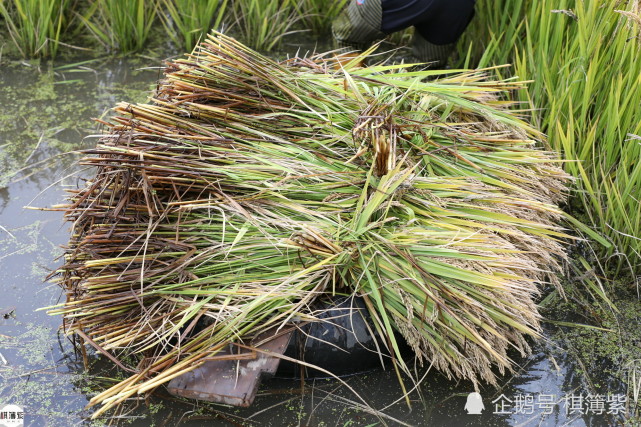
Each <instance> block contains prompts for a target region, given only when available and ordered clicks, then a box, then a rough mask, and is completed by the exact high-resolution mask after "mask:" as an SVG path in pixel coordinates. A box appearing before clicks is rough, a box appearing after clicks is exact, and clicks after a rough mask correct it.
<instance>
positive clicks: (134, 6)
mask: <svg viewBox="0 0 641 427" xmlns="http://www.w3.org/2000/svg"><path fill="white" fill-rule="evenodd" d="M156 11H157V7H156V0H152V1H145V0H97V1H95V2H93V3H92V4H91V6H90V8H89V9H88V11H87V12H86V13H85V14H84V15H80V19H81V21H82V22H83V24H84V25H85V26H86V27H87V29H88V30H89V31H90V32H91V34H92V35H93V36H94V37H95V38H96V40H97V41H98V42H99V43H100V44H102V45H103V46H104V47H105V49H106V50H107V51H119V52H133V51H139V50H141V49H142V48H143V47H144V45H145V43H146V41H147V38H148V37H149V32H150V30H151V27H152V25H153V23H154V20H155V18H156Z"/></svg>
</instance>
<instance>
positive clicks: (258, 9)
mask: <svg viewBox="0 0 641 427" xmlns="http://www.w3.org/2000/svg"><path fill="white" fill-rule="evenodd" d="M233 6H234V7H233V11H234V17H235V24H234V29H235V30H236V31H237V33H238V34H239V36H240V39H241V40H242V41H243V42H244V43H245V44H246V45H247V46H249V47H251V48H253V49H256V50H259V51H263V52H269V51H271V50H273V49H274V48H276V47H278V46H279V45H280V44H281V42H282V41H283V37H284V36H286V35H288V34H291V33H292V28H293V27H294V25H295V24H296V23H297V22H298V21H299V20H300V19H301V16H300V15H298V13H297V12H296V8H295V7H294V6H293V1H292V0H235V1H234V2H233Z"/></svg>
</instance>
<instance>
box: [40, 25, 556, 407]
mask: <svg viewBox="0 0 641 427" xmlns="http://www.w3.org/2000/svg"><path fill="white" fill-rule="evenodd" d="M335 61H337V60H336V59H332V58H331V55H318V56H315V57H311V58H293V59H290V60H287V61H284V62H280V63H279V62H275V61H273V60H271V59H269V58H266V57H264V56H263V55H261V54H259V53H257V52H255V51H253V50H251V49H249V48H247V47H245V46H244V45H242V44H240V43H238V42H236V41H235V40H233V39H231V38H229V37H226V36H224V35H222V34H219V33H214V34H212V35H210V36H209V37H208V39H207V40H205V41H204V42H203V43H201V44H200V45H199V46H198V47H197V48H196V49H195V50H194V52H193V53H192V54H191V55H187V56H186V57H184V58H182V59H177V60H175V61H172V62H170V63H168V65H167V68H166V70H165V76H164V78H163V80H161V81H160V82H159V85H158V89H157V91H156V93H155V95H154V97H153V99H152V101H151V102H150V103H148V104H124V103H121V104H119V105H118V106H117V107H116V108H115V113H116V115H115V117H114V118H113V119H112V121H111V122H110V123H109V124H108V126H109V132H108V133H106V134H105V135H104V136H103V137H102V138H101V139H100V141H99V142H98V144H97V146H96V148H94V149H91V150H87V151H86V152H85V156H84V158H83V160H82V162H81V163H82V164H83V165H88V166H94V167H96V175H95V176H94V177H93V178H91V179H90V180H89V181H87V183H86V185H85V187H83V188H80V189H78V190H75V191H73V192H72V193H71V194H70V196H69V201H68V203H67V204H65V205H62V206H60V207H59V209H61V210H64V211H65V212H66V213H65V215H66V218H67V220H68V221H70V222H71V223H72V225H73V228H72V237H71V239H70V242H69V245H68V247H67V249H66V255H65V263H64V265H63V266H61V267H60V269H59V270H58V271H57V280H58V281H59V283H60V285H61V286H62V287H63V288H64V289H65V293H66V297H67V300H66V301H65V302H64V303H62V304H60V305H57V306H54V307H50V312H51V313H52V314H59V315H63V316H64V317H65V325H66V326H67V332H68V333H70V334H73V333H80V332H82V333H83V334H85V335H86V336H87V337H89V338H90V339H91V340H92V342H93V343H95V344H96V346H97V347H98V348H100V351H101V352H103V353H109V354H110V356H111V357H115V358H118V359H120V360H121V361H122V360H124V358H125V356H127V358H128V359H129V357H131V356H135V357H136V359H137V360H138V361H139V363H138V364H137V365H132V366H128V368H130V369H132V370H134V371H135V373H134V374H133V375H132V376H131V377H130V378H128V379H127V380H124V381H122V382H121V383H119V384H117V385H115V386H113V387H112V388H110V389H109V390H106V391H105V392H103V393H101V394H100V395H98V396H95V397H94V398H93V399H92V400H91V402H90V405H95V404H102V405H103V406H102V408H100V409H99V410H98V411H97V412H96V413H95V414H94V416H98V415H100V414H102V413H104V411H106V410H108V409H109V408H112V407H113V406H114V405H117V404H119V403H121V402H124V401H125V400H126V399H128V398H130V397H132V396H135V395H137V394H144V393H147V392H149V391H151V390H153V389H154V388H155V387H157V386H159V385H161V384H163V383H166V382H167V381H169V380H170V379H172V378H174V377H176V376H178V375H181V374H183V373H185V372H188V371H190V370H192V369H194V368H196V367H197V366H199V365H200V364H202V363H204V361H205V360H206V358H208V357H211V356H213V355H215V354H216V353H217V352H219V351H220V350H221V349H223V348H229V346H235V347H237V349H238V350H240V349H245V348H247V343H248V342H249V341H250V340H251V338H252V337H254V336H256V335H257V334H259V333H261V332H263V331H265V330H266V329H268V328H271V327H274V326H276V327H284V326H285V325H287V324H290V323H297V322H301V321H313V320H314V318H315V317H314V311H313V309H312V308H311V305H312V303H313V302H314V301H316V300H317V299H318V298H320V297H322V296H323V295H352V294H356V295H360V296H362V297H363V298H364V299H365V301H366V304H367V305H368V308H369V310H370V313H371V316H372V319H373V323H374V325H373V327H374V328H375V329H376V330H377V331H378V332H379V335H380V336H381V337H382V339H381V342H380V343H379V345H380V347H381V348H383V349H386V350H387V351H388V353H390V354H392V355H393V356H394V361H395V362H394V363H395V366H396V368H397V369H399V370H402V371H404V372H405V373H406V374H411V372H410V371H409V368H408V366H409V363H408V362H407V361H405V360H404V358H403V355H402V354H401V352H400V345H399V343H398V341H397V336H398V335H397V332H398V333H400V334H401V335H402V337H403V338H404V339H405V340H406V341H407V343H408V344H409V345H410V346H411V348H412V349H413V350H414V352H415V355H416V358H417V359H418V360H419V361H421V362H423V361H429V363H432V364H433V365H434V366H435V367H436V368H438V369H439V370H441V371H442V372H443V373H445V374H446V375H447V376H449V377H451V378H463V379H469V380H471V381H472V382H473V383H474V384H475V385H478V384H479V382H480V381H487V382H489V383H496V373H495V371H493V368H496V369H498V372H504V371H506V370H510V369H511V366H512V362H511V360H510V357H509V356H508V351H509V350H510V349H517V350H518V351H519V352H521V353H523V354H525V353H527V352H528V350H529V347H528V344H527V342H526V340H525V337H527V336H533V337H538V336H540V324H539V322H540V316H539V314H538V312H537V309H536V305H535V302H534V299H535V298H536V296H537V295H538V290H537V286H538V284H540V283H552V284H554V285H556V286H559V284H558V280H557V279H556V276H555V272H558V271H559V270H560V263H561V262H562V260H563V259H564V257H565V255H564V251H563V248H562V241H563V240H564V239H565V238H567V236H566V234H565V232H564V230H563V229H562V228H561V227H559V226H558V225H556V223H557V221H558V220H559V219H560V218H561V217H562V216H563V213H562V212H561V210H560V209H559V208H558V207H557V206H556V204H557V203H559V202H561V201H563V200H564V199H565V191H566V188H565V182H566V181H567V179H568V176H567V175H566V174H565V173H564V172H563V171H562V170H561V169H560V168H559V167H558V166H557V165H556V160H555V159H554V155H553V154H551V153H549V152H546V151H544V150H541V149H538V148H537V147H536V145H537V143H538V142H540V141H541V138H542V135H541V134H540V133H539V132H538V131H536V130H535V129H534V128H533V127H532V126H530V125H529V124H528V123H526V122H525V121H523V120H522V118H521V117H519V114H518V113H515V112H514V111H513V110H511V109H510V108H511V107H513V103H512V102H510V101H509V100H508V98H507V95H508V94H509V93H510V92H512V91H515V90H517V89H519V88H522V87H523V83H520V82H518V81H515V80H495V79H493V78H492V72H493V70H476V71H462V72H460V71H412V72H410V71H407V68H406V66H404V65H391V66H390V65H380V66H373V67H370V68H355V67H353V66H349V65H348V66H344V67H340V66H338V65H337V63H336V62H335ZM357 62H358V61H356V62H353V63H357ZM428 77H429V79H427V78H428ZM559 289H560V288H559ZM204 319H206V320H207V321H206V322H200V321H201V320H204ZM198 322H200V323H201V324H203V325H204V326H203V327H202V328H201V329H198V328H194V327H193V326H194V325H195V324H196V323H198ZM188 331H189V332H188Z"/></svg>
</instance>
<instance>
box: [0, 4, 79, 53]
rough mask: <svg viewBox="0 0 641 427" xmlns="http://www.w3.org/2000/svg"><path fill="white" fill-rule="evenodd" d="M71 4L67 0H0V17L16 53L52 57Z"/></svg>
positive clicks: (56, 50) (63, 31)
mask: <svg viewBox="0 0 641 427" xmlns="http://www.w3.org/2000/svg"><path fill="white" fill-rule="evenodd" d="M71 5H72V1H71V0H0V16H2V18H3V19H4V23H5V25H6V26H7V30H8V32H9V36H10V37H11V40H12V41H13V44H14V45H15V47H16V49H17V50H18V52H20V55H22V56H23V57H24V58H34V57H54V56H56V53H57V52H58V47H59V45H60V39H61V38H62V36H63V35H64V33H65V30H66V28H67V26H68V24H69V13H68V12H69V10H70V8H71Z"/></svg>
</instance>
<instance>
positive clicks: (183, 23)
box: [159, 0, 227, 52]
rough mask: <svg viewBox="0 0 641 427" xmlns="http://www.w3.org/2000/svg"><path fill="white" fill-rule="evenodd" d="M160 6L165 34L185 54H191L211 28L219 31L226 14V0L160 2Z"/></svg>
mask: <svg viewBox="0 0 641 427" xmlns="http://www.w3.org/2000/svg"><path fill="white" fill-rule="evenodd" d="M160 5H161V6H162V9H161V11H160V13H159V15H160V18H161V19H162V22H163V24H164V26H165V29H166V30H167V34H168V35H169V36H170V37H171V38H172V40H173V41H174V43H175V44H176V45H177V46H181V45H182V46H183V47H184V49H185V51H186V52H191V50H192V49H193V48H194V46H196V44H197V43H198V42H199V41H200V40H201V39H202V38H203V37H204V36H205V35H206V34H207V33H208V32H209V30H210V29H211V28H215V29H220V26H221V24H222V22H223V17H224V16H225V13H226V12H227V0H213V1H201V0H162V1H161V2H160ZM165 12H166V13H165Z"/></svg>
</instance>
